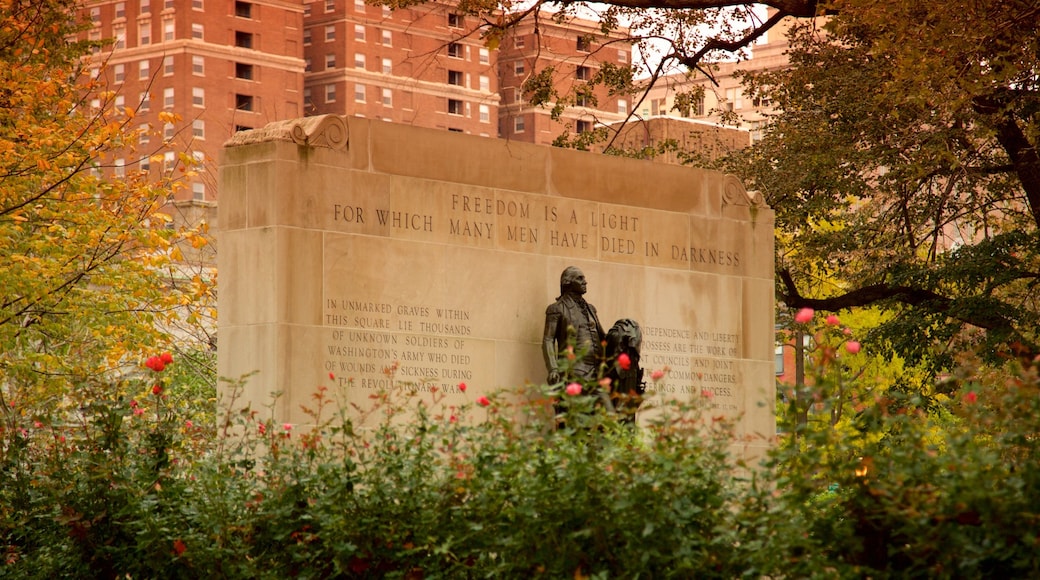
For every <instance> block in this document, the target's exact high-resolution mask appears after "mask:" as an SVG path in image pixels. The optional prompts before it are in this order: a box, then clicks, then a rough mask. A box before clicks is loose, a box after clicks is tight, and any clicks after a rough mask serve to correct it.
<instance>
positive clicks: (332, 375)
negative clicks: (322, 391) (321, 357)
mask: <svg viewBox="0 0 1040 580" xmlns="http://www.w3.org/2000/svg"><path fill="white" fill-rule="evenodd" d="M329 380H330V381H334V380H336V375H334V374H332V373H329Z"/></svg>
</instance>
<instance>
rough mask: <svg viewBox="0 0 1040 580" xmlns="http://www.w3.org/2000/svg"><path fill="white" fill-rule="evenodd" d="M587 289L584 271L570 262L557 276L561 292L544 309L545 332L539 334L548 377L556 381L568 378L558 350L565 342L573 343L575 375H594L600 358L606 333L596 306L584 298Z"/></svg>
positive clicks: (579, 376) (587, 377)
mask: <svg viewBox="0 0 1040 580" xmlns="http://www.w3.org/2000/svg"><path fill="white" fill-rule="evenodd" d="M587 289H588V283H587V281H586V280H585V274H584V273H582V271H581V270H580V269H578V268H577V267H575V266H570V267H568V268H567V269H566V270H564V271H563V274H562V275H561V276H560V296H559V297H557V298H556V302H554V303H552V304H550V305H549V307H548V308H546V309H545V332H544V335H543V337H542V354H543V355H544V357H545V367H546V369H547V370H548V371H549V377H548V379H547V381H548V383H549V384H550V385H555V384H557V383H559V382H560V381H562V380H564V379H566V378H568V377H565V376H563V373H562V372H561V370H560V360H559V359H560V353H561V352H562V351H563V350H565V349H566V348H567V346H568V344H573V346H574V352H575V354H576V355H577V356H578V359H577V360H576V361H575V362H574V366H573V369H572V371H571V372H572V373H573V375H574V377H570V378H581V379H585V380H594V379H596V378H597V377H596V372H597V370H598V368H599V365H600V363H601V362H603V340H604V339H606V335H605V334H604V332H603V327H602V326H601V325H600V323H599V318H598V317H597V316H596V308H595V307H594V306H592V305H591V304H589V303H588V302H586V301H585V298H584V294H585V292H586V291H587Z"/></svg>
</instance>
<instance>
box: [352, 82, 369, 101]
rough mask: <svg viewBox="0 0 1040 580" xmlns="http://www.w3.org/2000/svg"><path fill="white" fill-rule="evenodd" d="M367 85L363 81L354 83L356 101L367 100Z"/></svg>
mask: <svg viewBox="0 0 1040 580" xmlns="http://www.w3.org/2000/svg"><path fill="white" fill-rule="evenodd" d="M365 92H366V89H365V85H363V84H361V83H354V101H356V102H358V103H364V102H365Z"/></svg>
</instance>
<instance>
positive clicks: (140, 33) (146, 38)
mask: <svg viewBox="0 0 1040 580" xmlns="http://www.w3.org/2000/svg"><path fill="white" fill-rule="evenodd" d="M151 43H152V23H151V22H142V23H140V24H138V25H137V44H139V45H141V46H144V45H146V44H151Z"/></svg>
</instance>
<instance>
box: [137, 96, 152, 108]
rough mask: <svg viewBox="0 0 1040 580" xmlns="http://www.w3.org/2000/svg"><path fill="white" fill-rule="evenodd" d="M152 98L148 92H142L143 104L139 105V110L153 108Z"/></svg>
mask: <svg viewBox="0 0 1040 580" xmlns="http://www.w3.org/2000/svg"><path fill="white" fill-rule="evenodd" d="M151 103H152V98H151V95H149V94H148V93H147V92H144V93H141V104H140V105H138V107H137V110H138V111H140V112H144V111H147V110H149V109H150V108H151Z"/></svg>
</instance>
